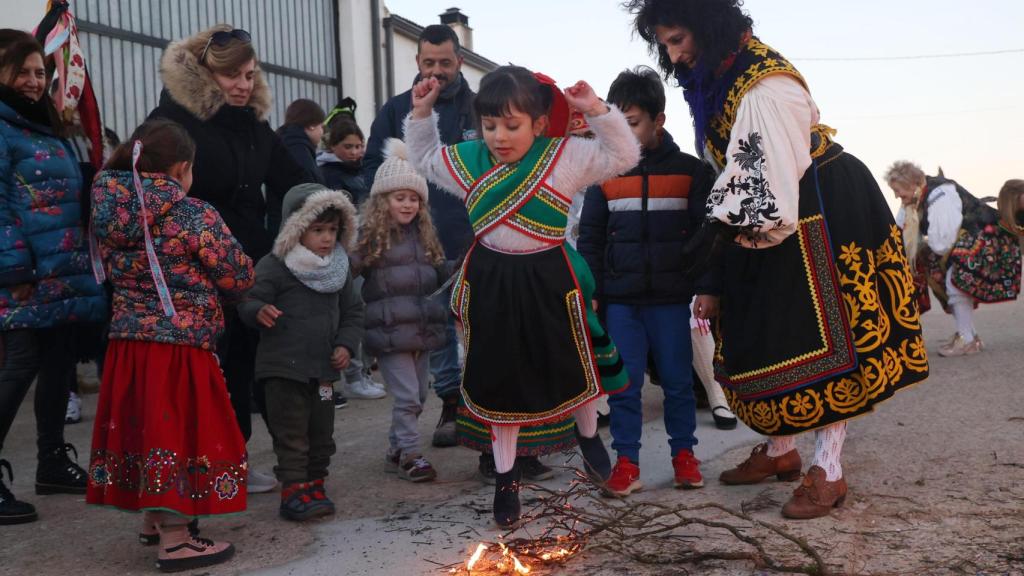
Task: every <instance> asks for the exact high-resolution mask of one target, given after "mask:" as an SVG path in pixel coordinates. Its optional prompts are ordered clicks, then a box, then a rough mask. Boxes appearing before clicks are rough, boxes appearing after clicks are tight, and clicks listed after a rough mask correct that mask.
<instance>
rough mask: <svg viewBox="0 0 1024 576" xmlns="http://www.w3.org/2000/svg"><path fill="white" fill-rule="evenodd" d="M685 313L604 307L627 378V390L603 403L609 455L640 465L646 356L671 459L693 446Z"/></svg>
mask: <svg viewBox="0 0 1024 576" xmlns="http://www.w3.org/2000/svg"><path fill="white" fill-rule="evenodd" d="M689 320H690V308H689V306H688V305H687V304H668V305H660V306H653V305H652V306H630V305H625V304H609V305H608V307H607V324H608V334H609V335H610V336H611V338H612V341H614V342H615V346H616V347H617V348H618V349H619V355H620V356H622V362H623V363H624V364H625V365H626V371H627V372H628V373H629V382H630V385H629V388H627V389H626V390H625V391H623V392H620V393H618V394H613V395H611V396H609V397H608V405H609V406H610V408H611V432H612V449H614V450H615V451H616V452H617V453H618V455H619V456H626V457H627V458H629V459H630V460H631V461H633V462H634V463H639V462H640V434H641V431H642V430H643V423H644V422H643V401H642V399H641V391H642V390H643V383H644V372H645V371H646V369H647V353H648V351H650V352H651V353H652V354H653V356H654V365H655V366H656V367H657V369H658V375H659V376H660V377H661V388H662V391H663V392H664V394H665V405H664V412H665V431H666V432H668V444H669V446H670V447H671V448H672V456H673V457H675V455H676V454H678V453H679V451H680V450H683V449H686V450H693V447H694V445H696V444H697V438H696V437H695V436H694V434H693V433H694V431H695V430H696V429H697V413H696V408H697V406H696V402H695V401H694V398H693V372H692V369H691V364H692V363H693V349H692V348H691V344H690V322H689Z"/></svg>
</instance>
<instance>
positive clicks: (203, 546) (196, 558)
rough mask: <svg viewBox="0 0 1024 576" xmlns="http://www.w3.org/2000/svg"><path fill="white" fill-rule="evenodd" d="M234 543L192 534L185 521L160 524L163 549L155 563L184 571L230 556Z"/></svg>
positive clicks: (211, 563)
mask: <svg viewBox="0 0 1024 576" xmlns="http://www.w3.org/2000/svg"><path fill="white" fill-rule="evenodd" d="M234 554H235V547H234V546H232V545H231V544H228V543H227V542H214V541H213V540H209V539H207V538H198V537H194V536H192V535H191V534H189V531H188V527H187V526H186V525H185V524H178V525H175V526H167V525H164V526H161V527H160V551H159V552H158V553H157V557H156V567H157V568H159V569H160V571H161V572H181V571H183V570H196V569H198V568H204V567H206V566H213V565H214V564H220V563H221V562H226V561H228V560H230V559H231V557H232V556H234Z"/></svg>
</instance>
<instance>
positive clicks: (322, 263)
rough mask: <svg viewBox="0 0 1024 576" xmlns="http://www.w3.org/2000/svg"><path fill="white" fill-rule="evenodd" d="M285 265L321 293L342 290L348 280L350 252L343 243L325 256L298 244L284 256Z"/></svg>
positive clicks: (309, 286)
mask: <svg viewBox="0 0 1024 576" xmlns="http://www.w3.org/2000/svg"><path fill="white" fill-rule="evenodd" d="M284 265H285V266H286V267H287V268H288V270H291V273H292V274H294V275H295V278H296V279H298V281H299V282H302V283H303V284H304V285H305V286H306V287H307V288H310V289H312V290H316V291H317V292H320V293H321V294H330V293H332V292H337V291H339V290H341V289H342V288H343V287H344V286H345V281H346V280H348V252H345V249H344V248H343V247H342V246H341V244H336V245H335V246H334V252H331V253H330V254H329V255H327V256H326V257H324V258H321V257H319V256H317V255H316V254H314V253H313V252H311V251H310V250H309V249H308V248H306V247H305V246H303V245H302V244H296V245H295V247H294V248H292V249H291V250H290V251H289V252H288V255H286V256H285V257H284Z"/></svg>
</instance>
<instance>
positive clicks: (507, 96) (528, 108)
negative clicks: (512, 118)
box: [473, 65, 552, 124]
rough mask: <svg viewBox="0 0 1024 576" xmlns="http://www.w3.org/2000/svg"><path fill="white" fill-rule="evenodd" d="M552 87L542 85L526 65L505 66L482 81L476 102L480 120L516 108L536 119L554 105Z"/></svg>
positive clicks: (475, 106)
mask: <svg viewBox="0 0 1024 576" xmlns="http://www.w3.org/2000/svg"><path fill="white" fill-rule="evenodd" d="M551 99H552V94H551V88H550V87H548V86H545V85H543V84H541V83H540V82H539V81H538V80H537V78H535V77H534V75H533V72H530V71H529V70H527V69H526V68H523V67H522V66H512V65H509V66H501V67H499V68H495V69H494V70H492V71H490V72H488V73H487V74H486V75H485V76H484V77H483V79H481V80H480V90H479V91H478V92H477V94H476V99H475V100H474V101H473V111H474V112H475V113H476V118H477V123H478V124H479V122H480V119H481V118H483V117H484V116H505V115H507V114H510V113H511V112H512V109H513V108H515V109H516V110H519V111H520V112H523V113H525V114H529V115H530V118H531V119H533V120H536V119H538V118H540V117H541V116H544V115H545V114H547V113H548V109H549V108H550V107H551Z"/></svg>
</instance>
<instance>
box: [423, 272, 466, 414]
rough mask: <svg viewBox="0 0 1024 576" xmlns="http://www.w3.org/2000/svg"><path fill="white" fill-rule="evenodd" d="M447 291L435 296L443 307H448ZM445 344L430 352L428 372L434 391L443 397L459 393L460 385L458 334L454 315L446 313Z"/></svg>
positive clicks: (460, 370) (460, 368)
mask: <svg viewBox="0 0 1024 576" xmlns="http://www.w3.org/2000/svg"><path fill="white" fill-rule="evenodd" d="M448 295H449V291H445V292H444V293H443V294H441V295H440V296H437V298H440V299H441V302H442V303H443V304H444V306H445V309H447V308H448ZM444 332H445V344H444V346H443V347H442V348H438V349H437V350H434V351H433V352H431V353H430V374H431V375H433V377H434V393H435V394H437V395H438V397H439V398H445V397H448V396H450V395H452V394H458V393H459V387H460V386H462V367H461V366H459V336H458V333H457V332H456V331H455V317H454V316H453V315H451V313H449V314H448V323H447V325H445V329H444Z"/></svg>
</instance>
